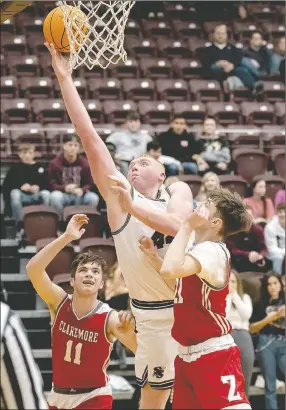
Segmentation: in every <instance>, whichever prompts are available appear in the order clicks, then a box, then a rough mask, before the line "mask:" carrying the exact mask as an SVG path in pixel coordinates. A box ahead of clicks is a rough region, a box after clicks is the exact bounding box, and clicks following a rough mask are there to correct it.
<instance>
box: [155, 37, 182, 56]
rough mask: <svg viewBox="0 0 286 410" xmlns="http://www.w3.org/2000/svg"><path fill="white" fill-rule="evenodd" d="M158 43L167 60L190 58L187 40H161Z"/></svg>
mask: <svg viewBox="0 0 286 410" xmlns="http://www.w3.org/2000/svg"><path fill="white" fill-rule="evenodd" d="M157 43H158V49H159V52H160V54H161V55H162V56H163V57H165V58H172V57H173V58H184V57H189V56H190V52H189V48H188V44H187V42H186V41H185V40H174V39H172V38H159V39H158V40H157Z"/></svg>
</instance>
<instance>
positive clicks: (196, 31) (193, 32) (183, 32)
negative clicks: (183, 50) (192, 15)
mask: <svg viewBox="0 0 286 410" xmlns="http://www.w3.org/2000/svg"><path fill="white" fill-rule="evenodd" d="M172 24H173V27H174V31H175V34H176V36H177V37H178V38H182V39H186V40H187V39H188V38H189V37H191V36H196V37H199V36H200V35H201V34H202V28H201V26H200V24H199V23H197V22H195V21H182V20H173V21H172Z"/></svg>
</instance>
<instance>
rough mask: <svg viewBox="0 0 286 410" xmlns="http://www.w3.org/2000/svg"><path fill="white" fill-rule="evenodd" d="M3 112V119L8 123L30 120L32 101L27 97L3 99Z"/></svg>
mask: <svg viewBox="0 0 286 410" xmlns="http://www.w3.org/2000/svg"><path fill="white" fill-rule="evenodd" d="M1 113H2V118H3V121H4V122H7V123H14V124H15V123H22V122H30V121H31V105H30V101H29V100H27V99H25V98H13V99H2V101H1Z"/></svg>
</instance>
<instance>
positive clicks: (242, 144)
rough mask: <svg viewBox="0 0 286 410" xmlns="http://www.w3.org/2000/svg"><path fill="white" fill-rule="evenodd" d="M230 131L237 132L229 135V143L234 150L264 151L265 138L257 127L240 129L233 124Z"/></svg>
mask: <svg viewBox="0 0 286 410" xmlns="http://www.w3.org/2000/svg"><path fill="white" fill-rule="evenodd" d="M228 129H233V130H235V132H234V133H229V134H228V141H229V142H230V144H231V147H232V149H234V148H259V149H263V138H262V136H261V134H260V129H259V128H258V127H256V126H255V125H252V126H251V125H249V126H247V128H245V129H244V128H240V126H239V125H238V126H237V125H234V124H231V125H229V127H228Z"/></svg>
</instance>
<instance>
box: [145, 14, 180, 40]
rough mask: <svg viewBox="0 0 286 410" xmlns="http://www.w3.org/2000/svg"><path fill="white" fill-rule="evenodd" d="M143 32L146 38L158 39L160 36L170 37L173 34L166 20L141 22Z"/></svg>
mask: <svg viewBox="0 0 286 410" xmlns="http://www.w3.org/2000/svg"><path fill="white" fill-rule="evenodd" d="M141 23H142V26H143V30H144V33H145V35H146V36H150V37H155V38H156V37H160V36H165V37H168V36H171V35H172V33H173V30H172V27H171V25H170V24H169V22H168V21H166V20H164V21H163V20H153V21H152V20H145V19H143V20H142V21H141Z"/></svg>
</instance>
